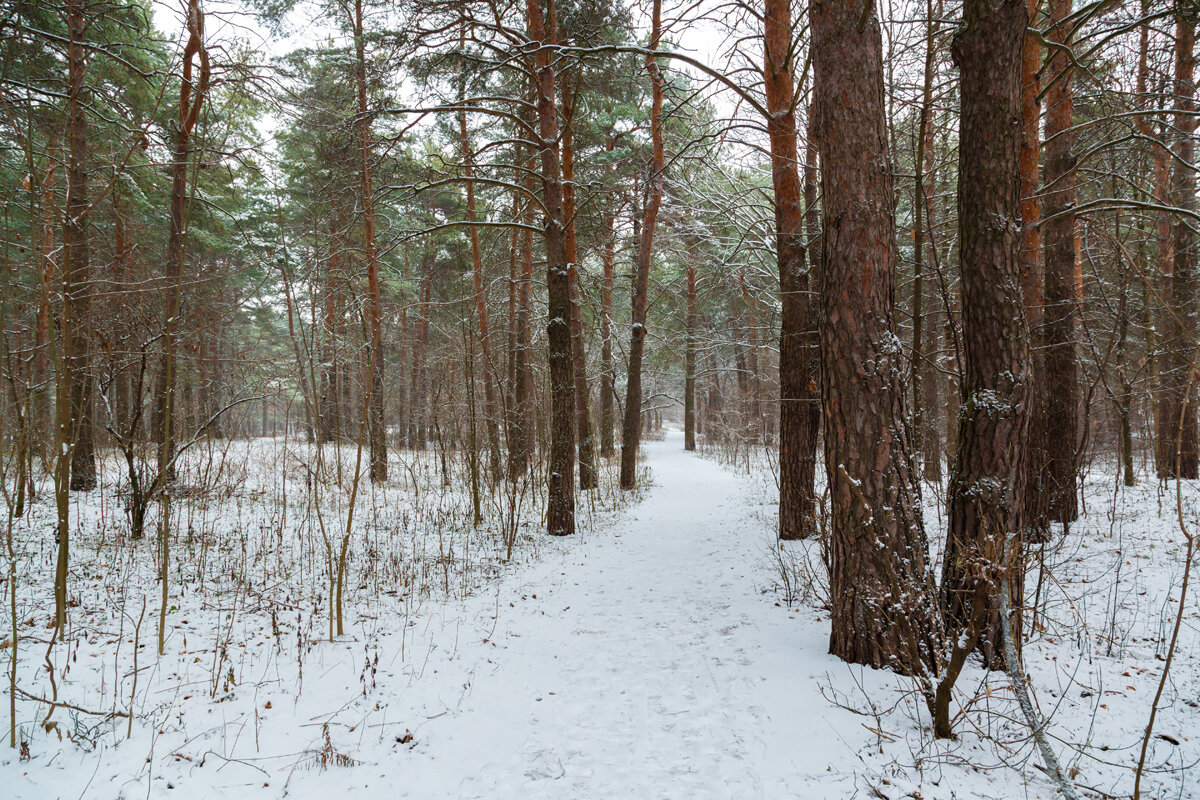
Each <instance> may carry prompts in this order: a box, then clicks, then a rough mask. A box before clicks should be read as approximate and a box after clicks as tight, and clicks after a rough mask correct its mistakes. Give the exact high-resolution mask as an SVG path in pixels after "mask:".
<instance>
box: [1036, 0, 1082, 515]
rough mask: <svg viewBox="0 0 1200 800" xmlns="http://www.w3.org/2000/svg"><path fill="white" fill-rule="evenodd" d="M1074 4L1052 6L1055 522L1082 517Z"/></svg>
mask: <svg viewBox="0 0 1200 800" xmlns="http://www.w3.org/2000/svg"><path fill="white" fill-rule="evenodd" d="M1071 7H1072V0H1053V2H1052V3H1051V4H1050V29H1049V31H1047V35H1046V38H1047V40H1048V41H1050V42H1052V43H1054V44H1055V45H1058V46H1056V47H1054V48H1053V49H1052V50H1051V52H1050V59H1049V64H1048V69H1047V80H1048V81H1049V86H1048V87H1047V91H1046V146H1045V151H1046V163H1045V175H1044V177H1045V185H1044V186H1043V191H1042V197H1043V204H1044V209H1045V213H1046V221H1045V222H1044V223H1043V224H1042V231H1043V237H1044V241H1043V250H1044V253H1045V256H1044V265H1043V266H1044V269H1045V304H1044V306H1043V308H1044V311H1043V321H1042V332H1043V336H1042V348H1041V350H1042V356H1043V358H1044V359H1045V365H1046V369H1045V376H1046V377H1045V385H1046V386H1048V387H1050V386H1052V387H1054V389H1053V391H1047V392H1046V393H1045V396H1044V397H1045V399H1044V402H1045V417H1044V418H1043V419H1042V420H1041V421H1042V422H1043V423H1044V427H1042V428H1041V429H1040V430H1039V431H1038V438H1039V440H1040V441H1041V442H1043V443H1044V445H1045V448H1046V457H1045V462H1044V467H1043V469H1042V486H1041V492H1042V494H1043V495H1044V497H1045V500H1044V502H1045V510H1046V515H1047V517H1048V518H1049V519H1051V520H1054V521H1057V522H1064V523H1066V522H1071V521H1073V520H1074V519H1075V518H1076V517H1078V516H1079V502H1078V494H1079V488H1078V483H1079V478H1078V475H1077V472H1078V456H1077V453H1076V450H1077V448H1078V444H1079V411H1078V403H1079V398H1078V394H1079V392H1078V384H1079V364H1078V359H1077V355H1076V352H1075V349H1076V348H1075V338H1076V333H1075V329H1076V320H1077V318H1078V314H1079V311H1078V297H1077V296H1076V281H1077V276H1076V269H1077V265H1076V261H1077V254H1076V249H1075V210H1074V209H1075V198H1076V188H1075V184H1076V178H1075V138H1076V136H1075V133H1074V131H1073V130H1072V127H1071V126H1072V124H1073V119H1072V117H1073V110H1074V67H1073V65H1072V63H1071V59H1070V57H1069V56H1070V53H1069V48H1070V46H1071V34H1072V31H1071V25H1072V23H1071V21H1070V17H1071Z"/></svg>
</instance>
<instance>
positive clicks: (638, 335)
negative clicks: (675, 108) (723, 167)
mask: <svg viewBox="0 0 1200 800" xmlns="http://www.w3.org/2000/svg"><path fill="white" fill-rule="evenodd" d="M650 25H651V27H650V49H651V50H657V49H658V40H659V37H660V36H662V0H654V10H653V15H652V19H651V23H650ZM646 72H647V73H649V75H650V96H651V100H650V140H651V145H652V147H653V163H652V165H651V167H650V175H649V192H647V200H646V208H645V217H644V218H643V220H642V231H641V241H640V242H639V244H638V256H637V265H636V267H635V268H634V275H633V313H632V323H633V330H632V334H631V336H630V340H629V374H628V376H627V378H626V380H625V419H624V422H623V424H622V426H621V488H622V489H632V488H634V486H635V485H636V483H637V457H638V446H639V444H640V442H641V436H642V427H641V420H642V356H643V354H644V352H645V348H646V304H647V300H648V295H649V286H650V261H651V259H652V258H653V248H654V224H655V221H656V220H657V218H658V208H659V206H660V205H661V203H662V194H663V169H664V168H665V166H666V159H665V156H664V154H663V130H662V127H663V123H662V106H663V74H662V70H661V69H660V68H659V65H658V60H657V58H656V57H655V56H652V55H648V56H646Z"/></svg>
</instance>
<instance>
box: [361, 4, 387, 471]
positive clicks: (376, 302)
mask: <svg viewBox="0 0 1200 800" xmlns="http://www.w3.org/2000/svg"><path fill="white" fill-rule="evenodd" d="M354 54H355V58H356V63H355V69H354V73H355V74H354V80H355V84H356V89H357V93H358V120H357V122H358V126H357V127H358V155H359V191H360V192H361V195H362V197H361V199H362V206H363V250H364V253H363V254H364V256H365V257H366V261H367V320H368V322H369V325H370V336H371V343H370V347H369V350H368V360H367V386H366V391H367V392H368V393H369V395H370V397H369V398H368V401H367V415H368V417H369V428H368V433H367V439H368V442H369V447H370V470H369V474H370V477H371V482H372V483H384V482H386V481H387V474H388V463H387V435H386V431H385V430H384V424H383V372H384V358H383V298H382V290H381V287H380V285H379V252H378V247H377V245H376V243H375V187H374V184H373V180H372V177H371V158H372V155H371V117H370V115H369V114H368V111H367V55H366V40H365V34H364V31H363V4H362V0H354Z"/></svg>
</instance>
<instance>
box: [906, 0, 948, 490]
mask: <svg viewBox="0 0 1200 800" xmlns="http://www.w3.org/2000/svg"><path fill="white" fill-rule="evenodd" d="M939 6H940V4H939ZM926 15H927V17H928V20H927V22H926V28H925V70H924V79H923V86H922V89H921V110H920V114H919V117H918V123H917V152H916V179H915V180H914V182H913V185H914V190H913V318H912V372H911V374H912V378H911V383H912V415H913V425H912V429H913V435H914V436H915V438H916V442H914V445H915V446H914V450H915V451H916V452H917V453H918V454H919V455H920V458H921V463H922V469H923V474H924V475H925V476H926V477H928V475H929V474H930V471H931V470H930V462H931V461H932V462H934V463H935V464H936V465H937V466H938V467H940V464H938V463H937V462H940V460H941V453H940V451H939V450H938V448H937V440H936V435H935V434H934V431H936V426H933V425H930V424H929V417H930V416H931V415H933V414H934V411H935V409H927V405H928V400H929V396H930V393H929V392H927V391H926V388H925V384H926V383H927V382H929V381H931V380H935V378H934V372H933V370H931V369H930V368H929V362H930V354H929V353H928V352H926V350H927V348H928V347H929V344H930V343H928V342H926V341H925V334H926V333H927V330H926V328H927V327H928V326H927V325H926V321H925V315H926V314H928V313H929V311H928V310H926V309H925V307H924V305H925V234H926V228H925V225H926V223H927V222H928V214H927V213H926V212H927V211H928V208H929V194H928V189H927V188H926V183H925V181H926V178H925V163H926V157H927V155H928V149H929V145H930V143H931V142H932V139H933V136H932V128H933V126H932V124H931V122H932V121H931V119H930V118H931V116H932V114H933V79H934V72H935V71H936V65H937V47H936V40H937V32H938V20H939V19H940V18H941V8H940V7H939V8H938V9H936V11H935V9H934V5H933V0H927V2H926ZM934 396H936V393H935V394H934ZM937 472H938V473H939V475H940V469H938V470H937Z"/></svg>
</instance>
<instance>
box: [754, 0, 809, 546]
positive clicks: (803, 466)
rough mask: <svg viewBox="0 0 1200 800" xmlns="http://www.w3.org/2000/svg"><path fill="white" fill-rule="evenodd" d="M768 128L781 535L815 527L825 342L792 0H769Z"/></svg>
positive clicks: (766, 13)
mask: <svg viewBox="0 0 1200 800" xmlns="http://www.w3.org/2000/svg"><path fill="white" fill-rule="evenodd" d="M763 25H764V34H763V35H764V40H765V51H766V61H765V63H764V64H763V79H764V82H765V84H766V100H767V112H768V113H769V114H770V116H769V117H768V118H767V134H768V136H769V137H770V141H771V183H772V185H773V188H774V190H775V255H776V262H777V264H778V269H779V295H780V300H781V303H782V307H783V313H782V315H781V322H780V331H779V394H780V396H779V538H780V539H803V538H805V537H806V536H808V535H809V534H811V533H813V532H814V531H815V530H816V495H815V492H814V489H813V484H814V480H815V477H816V464H817V430H818V428H819V427H820V419H821V406H820V403H819V401H818V398H817V380H818V372H819V363H820V347H819V346H818V343H817V324H816V322H817V320H816V303H814V302H813V295H812V292H811V291H810V286H809V265H808V263H807V259H806V258H805V255H806V254H805V247H804V211H803V209H802V208H801V204H800V200H801V194H802V192H801V185H800V163H799V162H800V156H799V145H798V143H797V139H798V135H797V130H796V97H795V94H796V89H795V78H794V76H793V73H794V62H793V58H792V56H793V54H794V53H795V48H794V47H793V36H792V15H791V3H790V0H765V8H764V15H763Z"/></svg>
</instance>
